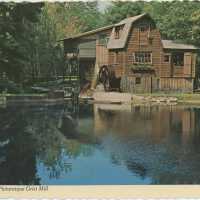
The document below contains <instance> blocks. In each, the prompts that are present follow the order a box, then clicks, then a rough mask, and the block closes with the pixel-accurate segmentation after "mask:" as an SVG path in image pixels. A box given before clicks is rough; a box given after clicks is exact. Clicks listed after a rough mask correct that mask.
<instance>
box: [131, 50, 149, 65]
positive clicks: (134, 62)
mask: <svg viewBox="0 0 200 200" xmlns="http://www.w3.org/2000/svg"><path fill="white" fill-rule="evenodd" d="M135 53H150V60H151V61H150V62H136V61H135ZM133 64H152V52H150V51H147V52H145V51H141V52H139V51H138V52H134V53H133Z"/></svg>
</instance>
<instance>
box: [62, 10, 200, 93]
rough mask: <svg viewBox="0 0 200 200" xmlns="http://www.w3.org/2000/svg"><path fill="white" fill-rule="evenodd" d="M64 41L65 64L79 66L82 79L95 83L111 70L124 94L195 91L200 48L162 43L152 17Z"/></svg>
mask: <svg viewBox="0 0 200 200" xmlns="http://www.w3.org/2000/svg"><path fill="white" fill-rule="evenodd" d="M63 41H64V49H65V58H66V62H67V63H68V64H70V66H73V65H75V63H78V65H79V69H80V76H81V78H82V79H87V80H88V81H92V79H94V78H95V77H96V75H97V73H98V71H99V70H100V68H101V67H102V66H107V67H108V68H109V70H111V71H113V72H114V76H115V77H116V78H117V80H119V81H120V84H119V86H118V87H119V88H120V90H121V91H122V92H133V93H149V92H156V91H168V92H170V91H180V92H192V91H193V90H194V80H195V78H196V56H197V51H198V48H197V47H195V46H193V45H186V44H181V43H176V42H174V41H171V40H163V39H162V38H161V34H160V31H159V30H158V28H157V27H156V24H155V22H154V20H153V19H152V18H151V17H150V16H149V15H148V14H141V15H138V16H134V17H130V18H126V19H124V20H122V21H120V22H119V23H117V24H113V25H110V26H106V27H102V28H99V29H96V30H92V31H89V32H85V33H82V34H79V35H76V36H74V37H70V38H66V39H64V40H63ZM73 63H74V64H73Z"/></svg>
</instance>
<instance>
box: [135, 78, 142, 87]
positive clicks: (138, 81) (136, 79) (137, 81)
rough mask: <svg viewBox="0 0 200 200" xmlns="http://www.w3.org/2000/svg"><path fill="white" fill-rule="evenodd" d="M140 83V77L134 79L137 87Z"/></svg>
mask: <svg viewBox="0 0 200 200" xmlns="http://www.w3.org/2000/svg"><path fill="white" fill-rule="evenodd" d="M140 83H141V78H140V77H136V78H135V84H136V85H138V84H140Z"/></svg>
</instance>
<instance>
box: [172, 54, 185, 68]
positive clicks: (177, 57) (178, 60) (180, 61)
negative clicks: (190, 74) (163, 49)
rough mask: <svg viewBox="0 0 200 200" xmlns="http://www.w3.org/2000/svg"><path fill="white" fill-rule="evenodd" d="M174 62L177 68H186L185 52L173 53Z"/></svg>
mask: <svg viewBox="0 0 200 200" xmlns="http://www.w3.org/2000/svg"><path fill="white" fill-rule="evenodd" d="M172 61H173V64H174V65H175V66H184V53H183V52H176V53H173V54H172Z"/></svg>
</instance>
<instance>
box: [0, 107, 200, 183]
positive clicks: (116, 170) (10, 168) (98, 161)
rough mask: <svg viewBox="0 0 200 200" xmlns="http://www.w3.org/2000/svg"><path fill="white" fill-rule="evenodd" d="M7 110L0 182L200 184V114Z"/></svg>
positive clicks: (0, 113)
mask: <svg viewBox="0 0 200 200" xmlns="http://www.w3.org/2000/svg"><path fill="white" fill-rule="evenodd" d="M71 110H73V109H71V104H65V105H59V106H50V107H49V106H40V105H38V106H33V107H28V106H8V107H6V108H0V184H190V183H191V184H194V183H200V172H199V167H200V131H199V130H200V123H199V120H200V109H199V108H198V107H185V106H131V105H100V104H99V105H98V104H95V105H80V107H79V113H78V116H77V115H74V113H72V111H71Z"/></svg>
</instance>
